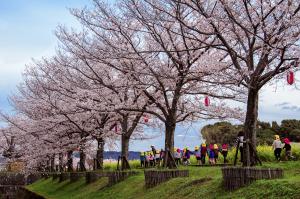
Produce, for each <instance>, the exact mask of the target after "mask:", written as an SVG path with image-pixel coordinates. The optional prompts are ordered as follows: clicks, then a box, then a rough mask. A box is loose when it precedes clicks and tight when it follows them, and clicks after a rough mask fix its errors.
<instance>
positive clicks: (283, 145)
mask: <svg viewBox="0 0 300 199" xmlns="http://www.w3.org/2000/svg"><path fill="white" fill-rule="evenodd" d="M274 137H275V139H274V141H273V144H272V147H273V150H274V156H275V159H276V160H278V161H280V160H281V151H282V149H285V159H286V160H291V159H294V157H293V156H292V146H291V143H290V140H289V139H288V138H284V139H282V140H280V137H279V135H275V136H274Z"/></svg>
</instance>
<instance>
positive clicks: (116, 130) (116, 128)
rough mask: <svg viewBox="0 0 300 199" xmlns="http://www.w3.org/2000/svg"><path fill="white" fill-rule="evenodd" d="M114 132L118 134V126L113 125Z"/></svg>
mask: <svg viewBox="0 0 300 199" xmlns="http://www.w3.org/2000/svg"><path fill="white" fill-rule="evenodd" d="M115 132H116V133H117V132H118V125H117V124H115Z"/></svg>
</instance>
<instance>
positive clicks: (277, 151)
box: [272, 135, 282, 161]
mask: <svg viewBox="0 0 300 199" xmlns="http://www.w3.org/2000/svg"><path fill="white" fill-rule="evenodd" d="M274 137H275V140H274V141H273V144H272V148H273V150H274V155H275V159H276V160H278V161H280V154H281V148H282V143H281V141H280V138H279V135H275V136H274Z"/></svg>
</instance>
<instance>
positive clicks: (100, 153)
mask: <svg viewBox="0 0 300 199" xmlns="http://www.w3.org/2000/svg"><path fill="white" fill-rule="evenodd" d="M97 142H98V149H97V154H96V167H95V169H103V153H104V144H105V143H104V140H103V138H99V139H97Z"/></svg>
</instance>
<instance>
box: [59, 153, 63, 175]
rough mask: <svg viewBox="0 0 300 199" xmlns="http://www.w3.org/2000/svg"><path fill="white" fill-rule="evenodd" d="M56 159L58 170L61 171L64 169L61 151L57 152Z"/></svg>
mask: <svg viewBox="0 0 300 199" xmlns="http://www.w3.org/2000/svg"><path fill="white" fill-rule="evenodd" d="M58 159H59V166H58V168H59V171H60V172H63V171H64V161H63V153H59V155H58Z"/></svg>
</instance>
